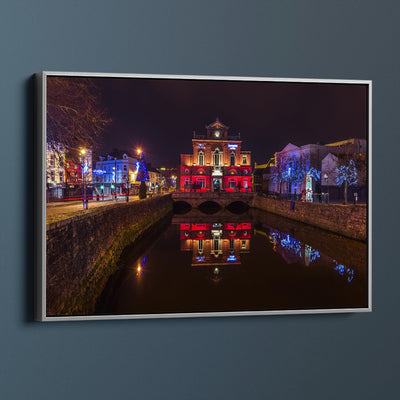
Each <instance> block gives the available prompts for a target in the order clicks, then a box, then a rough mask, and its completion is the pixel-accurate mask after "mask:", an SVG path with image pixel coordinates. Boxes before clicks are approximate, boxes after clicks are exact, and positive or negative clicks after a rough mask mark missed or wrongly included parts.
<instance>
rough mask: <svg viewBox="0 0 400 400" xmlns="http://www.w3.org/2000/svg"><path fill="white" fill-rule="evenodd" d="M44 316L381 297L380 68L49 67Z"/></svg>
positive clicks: (173, 313)
mask: <svg viewBox="0 0 400 400" xmlns="http://www.w3.org/2000/svg"><path fill="white" fill-rule="evenodd" d="M36 81H37V116H38V118H37V121H38V127H37V151H36V154H37V163H36V165H37V174H36V176H37V185H36V188H37V194H36V201H37V216H38V218H37V224H36V226H37V231H36V240H37V243H36V249H37V260H36V264H37V274H36V276H37V284H36V288H37V296H36V303H37V304H36V319H37V320H41V321H60V320H90V319H129V318H164V317H202V316H206V317H211V316H242V315H268V314H300V313H303V314H305V313H338V312H365V311H371V310H372V306H371V304H372V303H371V301H372V298H371V277H372V275H371V206H372V203H371V160H372V136H371V111H372V108H371V94H372V82H371V81H365V80H364V81H361V80H360V81H357V80H328V79H327V80H321V79H280V78H279V79H278V78H253V77H219V76H173V75H141V74H103V73H75V72H74V73H72V72H40V73H38V74H37V79H36Z"/></svg>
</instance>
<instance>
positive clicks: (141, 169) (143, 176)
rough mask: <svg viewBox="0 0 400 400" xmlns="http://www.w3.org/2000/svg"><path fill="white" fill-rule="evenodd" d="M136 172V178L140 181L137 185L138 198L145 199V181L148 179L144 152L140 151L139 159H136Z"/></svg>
mask: <svg viewBox="0 0 400 400" xmlns="http://www.w3.org/2000/svg"><path fill="white" fill-rule="evenodd" d="M138 163H139V165H138V173H137V177H136V180H137V181H138V182H140V187H139V199H145V198H146V196H147V188H146V182H147V181H149V180H150V178H149V171H148V170H147V166H146V159H145V156H144V153H141V156H140V159H139V161H138Z"/></svg>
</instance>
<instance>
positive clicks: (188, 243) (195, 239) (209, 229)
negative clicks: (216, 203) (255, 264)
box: [179, 222, 252, 276]
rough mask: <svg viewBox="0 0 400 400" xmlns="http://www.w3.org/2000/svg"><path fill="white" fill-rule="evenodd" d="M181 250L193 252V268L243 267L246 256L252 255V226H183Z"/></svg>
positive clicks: (216, 223) (187, 224)
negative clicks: (241, 259) (249, 253)
mask: <svg viewBox="0 0 400 400" xmlns="http://www.w3.org/2000/svg"><path fill="white" fill-rule="evenodd" d="M179 231H180V249H181V251H190V252H192V263H191V265H192V266H210V267H213V274H214V275H215V276H218V275H219V272H220V269H219V267H221V266H228V265H235V264H236V265H237V264H241V261H240V257H241V254H243V253H248V252H250V238H251V235H252V224H251V223H235V222H229V223H222V222H215V223H181V224H179Z"/></svg>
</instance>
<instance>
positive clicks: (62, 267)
mask: <svg viewBox="0 0 400 400" xmlns="http://www.w3.org/2000/svg"><path fill="white" fill-rule="evenodd" d="M171 210H172V199H171V195H165V196H159V197H155V198H152V199H144V200H138V201H133V202H129V203H118V204H113V205H109V206H105V207H101V208H98V209H96V210H94V211H93V212H90V213H88V214H84V215H81V216H77V217H73V218H70V219H67V220H63V221H59V222H55V223H51V224H48V225H47V240H46V259H47V268H46V283H47V285H46V311H47V312H46V314H47V316H52V315H85V314H89V313H92V312H93V310H94V306H95V303H96V300H97V298H98V296H99V295H100V294H101V291H102V290H103V288H104V285H105V283H106V281H107V279H108V278H109V276H110V275H111V274H112V273H113V272H114V271H115V270H116V265H117V262H118V259H119V257H120V255H121V253H122V251H123V249H124V248H125V247H126V246H128V245H130V244H132V243H134V242H135V241H136V240H137V239H138V238H140V237H141V236H143V234H144V233H146V232H147V231H148V230H150V229H151V228H152V227H154V226H155V225H157V224H158V222H159V221H161V220H162V219H163V218H164V217H166V216H167V215H168V214H169V213H170V212H171Z"/></svg>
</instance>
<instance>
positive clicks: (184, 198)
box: [172, 192, 255, 208]
mask: <svg viewBox="0 0 400 400" xmlns="http://www.w3.org/2000/svg"><path fill="white" fill-rule="evenodd" d="M254 195H255V194H254V193H251V192H250V193H233V192H175V193H173V194H172V199H173V200H174V201H175V202H185V203H188V204H190V205H191V206H192V207H193V208H195V207H198V206H199V205H201V204H203V203H206V202H210V201H211V202H214V203H217V204H219V205H220V206H221V207H226V206H228V205H230V204H232V203H236V202H241V203H244V204H247V205H248V206H250V207H251V206H252V205H253V197H254Z"/></svg>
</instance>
